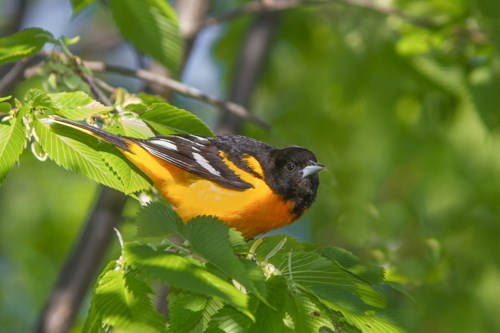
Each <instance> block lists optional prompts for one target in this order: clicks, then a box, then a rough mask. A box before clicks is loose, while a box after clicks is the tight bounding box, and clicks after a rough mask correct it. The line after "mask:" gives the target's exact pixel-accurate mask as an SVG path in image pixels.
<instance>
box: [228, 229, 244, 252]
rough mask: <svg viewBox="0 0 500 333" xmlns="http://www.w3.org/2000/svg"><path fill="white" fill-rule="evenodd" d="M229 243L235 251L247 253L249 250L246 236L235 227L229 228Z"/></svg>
mask: <svg viewBox="0 0 500 333" xmlns="http://www.w3.org/2000/svg"><path fill="white" fill-rule="evenodd" d="M229 243H230V244H231V248H232V249H233V252H234V253H237V254H246V253H247V252H248V244H247V242H245V238H244V237H243V235H242V234H241V232H239V231H238V230H236V229H235V228H229Z"/></svg>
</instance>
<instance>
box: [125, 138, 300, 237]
mask: <svg viewBox="0 0 500 333" xmlns="http://www.w3.org/2000/svg"><path fill="white" fill-rule="evenodd" d="M130 148H131V151H130V152H126V151H123V153H124V155H125V156H126V157H127V158H128V159H129V160H130V161H131V162H133V163H134V164H135V165H136V166H137V167H138V168H139V169H140V170H141V171H142V172H144V173H145V174H146V175H147V176H148V177H149V178H150V179H151V181H152V182H153V184H154V185H155V187H156V188H157V189H158V191H159V192H160V193H161V194H162V195H163V196H164V197H165V198H166V199H168V201H169V202H170V203H171V204H172V205H173V206H174V207H175V209H176V211H177V213H178V214H179V215H180V217H181V218H182V220H183V221H184V222H188V221H189V220H190V219H192V218H193V217H195V216H199V215H212V216H216V217H218V218H219V219H221V220H222V221H224V222H225V223H226V224H227V225H228V226H229V227H234V228H236V229H237V230H239V231H240V232H241V233H242V234H243V235H244V236H245V237H246V238H250V237H253V236H256V235H258V234H261V233H264V232H267V231H270V230H273V229H276V228H279V227H281V226H284V225H286V224H289V223H292V222H293V221H295V220H296V219H297V216H294V215H293V214H292V213H291V212H292V209H293V207H294V203H293V202H286V201H284V200H283V199H281V198H280V197H279V196H278V195H277V194H276V193H274V192H273V191H272V190H271V188H270V187H269V186H268V185H267V183H266V182H265V181H264V179H263V171H262V168H261V166H260V164H259V163H258V161H257V160H256V159H255V158H253V157H251V156H247V157H245V159H246V162H247V163H248V165H249V166H250V167H251V168H252V169H253V170H254V171H255V172H257V173H258V174H259V175H261V178H258V177H255V175H252V174H250V173H248V172H246V171H244V170H241V169H239V168H238V167H236V166H235V165H234V164H233V163H231V162H227V161H226V164H227V165H228V167H229V168H230V169H231V170H233V171H234V172H235V173H236V174H237V175H238V176H239V177H240V178H241V179H242V180H243V181H245V182H247V183H249V184H251V185H252V186H253V188H250V189H246V190H234V189H228V188H226V187H223V186H221V185H218V184H216V183H214V182H212V181H209V180H207V179H204V178H201V177H199V176H196V175H193V174H191V173H189V172H187V171H185V170H182V169H180V168H178V167H176V166H174V165H172V164H170V163H168V162H166V161H163V160H161V159H159V158H157V157H155V156H154V155H151V154H150V153H149V152H147V151H145V150H144V149H143V148H141V147H139V146H137V145H131V147H130Z"/></svg>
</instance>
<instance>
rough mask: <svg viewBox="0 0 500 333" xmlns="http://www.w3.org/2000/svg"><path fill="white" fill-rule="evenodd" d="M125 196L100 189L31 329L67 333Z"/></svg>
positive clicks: (95, 272)
mask: <svg viewBox="0 0 500 333" xmlns="http://www.w3.org/2000/svg"><path fill="white" fill-rule="evenodd" d="M126 200H127V197H126V196H125V195H124V194H122V193H120V192H118V191H115V190H112V189H110V188H107V187H105V188H103V189H102V191H101V193H100V195H99V199H98V200H97V204H96V206H95V207H94V209H93V211H92V214H91V215H90V216H89V218H88V220H87V222H86V223H85V227H84V230H83V232H82V234H81V236H80V239H79V240H78V242H77V244H76V245H75V247H74V248H73V250H72V252H71V254H70V255H69V257H68V258H67V260H66V262H65V264H64V267H63V268H62V270H61V272H60V273H59V277H58V280H57V282H56V285H55V286H54V289H53V290H52V293H51V294H50V297H49V299H48V301H47V303H46V305H45V308H44V309H43V312H42V313H41V314H40V317H39V318H38V322H37V325H36V327H35V329H34V330H33V332H37V333H42V332H51V333H63V332H68V331H69V328H70V326H71V324H72V322H73V320H74V317H75V315H76V314H77V313H78V308H79V307H80V304H81V301H82V299H83V297H84V296H85V293H86V291H87V290H88V288H89V287H90V285H91V282H92V281H93V280H94V278H95V276H96V274H97V271H98V270H99V268H100V262H101V260H102V258H103V256H104V254H105V253H106V250H107V249H108V246H109V244H110V242H111V239H112V237H113V235H114V232H113V228H114V227H116V225H117V224H118V222H119V221H120V219H121V214H122V211H123V207H124V206H125V202H126Z"/></svg>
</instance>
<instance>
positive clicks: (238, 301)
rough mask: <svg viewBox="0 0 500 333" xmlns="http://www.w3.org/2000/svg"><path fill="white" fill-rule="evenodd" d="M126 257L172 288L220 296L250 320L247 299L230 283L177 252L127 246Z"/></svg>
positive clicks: (141, 269)
mask: <svg viewBox="0 0 500 333" xmlns="http://www.w3.org/2000/svg"><path fill="white" fill-rule="evenodd" d="M124 258H125V260H126V262H127V263H128V264H130V265H131V266H132V267H135V268H137V269H138V270H140V271H142V272H144V273H146V274H148V275H150V276H152V277H154V278H156V279H160V280H161V281H163V282H166V283H168V284H169V285H171V286H173V287H176V288H180V289H184V290H189V291H191V292H194V293H197V294H201V295H205V296H208V297H217V298H220V299H221V300H222V301H224V302H225V303H226V304H229V305H231V306H234V307H235V308H236V309H238V310H239V311H241V312H242V313H244V314H245V315H247V316H248V317H250V318H253V315H252V314H251V313H250V311H249V309H248V296H247V295H245V294H243V293H242V292H240V291H239V290H238V289H236V288H235V287H234V286H233V285H231V284H230V283H228V282H226V281H224V280H222V279H221V278H219V277H218V276H216V275H214V274H212V273H210V272H209V271H207V270H206V269H205V267H204V266H203V265H201V264H200V263H199V262H198V261H196V260H194V259H192V258H189V257H183V256H180V255H177V254H174V253H169V252H164V251H156V250H154V249H152V248H151V247H149V246H147V245H140V244H126V245H125V248H124Z"/></svg>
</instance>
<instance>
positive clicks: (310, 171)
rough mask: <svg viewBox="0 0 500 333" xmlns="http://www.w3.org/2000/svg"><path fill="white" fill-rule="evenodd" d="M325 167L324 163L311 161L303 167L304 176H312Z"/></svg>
mask: <svg viewBox="0 0 500 333" xmlns="http://www.w3.org/2000/svg"><path fill="white" fill-rule="evenodd" d="M324 168H325V166H324V165H321V164H319V163H316V162H314V161H309V165H308V166H306V167H305V168H304V169H302V178H305V177H308V176H312V175H315V174H317V173H318V172H320V171H321V170H323V169H324Z"/></svg>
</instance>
